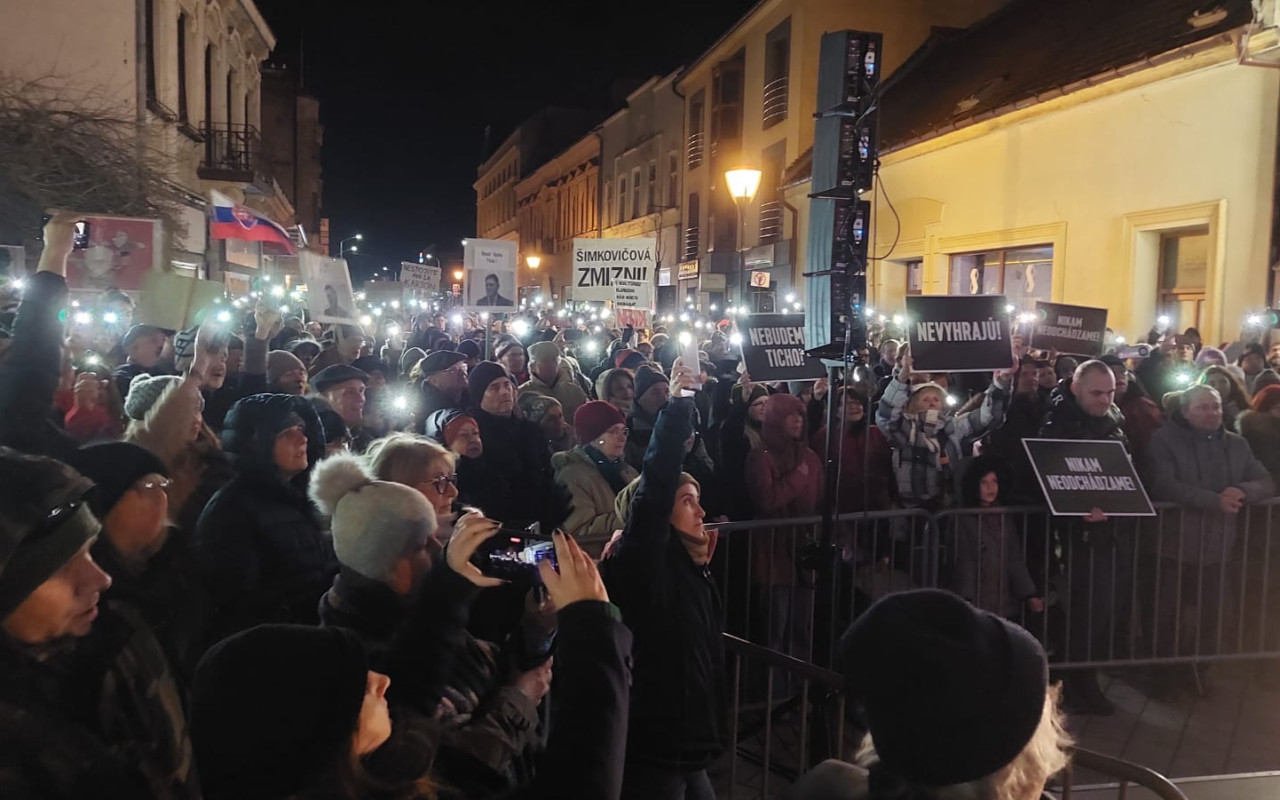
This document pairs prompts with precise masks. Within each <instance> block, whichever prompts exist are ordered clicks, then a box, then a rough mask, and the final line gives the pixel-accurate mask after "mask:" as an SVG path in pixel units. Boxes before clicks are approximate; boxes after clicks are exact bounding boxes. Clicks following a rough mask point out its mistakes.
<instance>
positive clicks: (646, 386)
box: [635, 365, 667, 400]
mask: <svg viewBox="0 0 1280 800" xmlns="http://www.w3.org/2000/svg"><path fill="white" fill-rule="evenodd" d="M666 382H667V376H666V375H663V374H662V372H660V371H659V370H658V369H657V368H656V367H652V366H647V365H646V366H643V367H641V368H640V369H638V370H636V394H635V398H636V399H637V400H639V399H640V398H641V397H643V396H644V393H645V392H647V391H649V390H650V389H652V388H653V387H654V386H656V385H657V384H659V383H666Z"/></svg>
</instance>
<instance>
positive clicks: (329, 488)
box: [310, 453, 436, 582]
mask: <svg viewBox="0 0 1280 800" xmlns="http://www.w3.org/2000/svg"><path fill="white" fill-rule="evenodd" d="M310 494H311V499H312V500H314V501H315V504H316V505H317V506H318V507H319V508H320V510H321V511H322V512H324V513H325V514H327V515H329V516H330V517H331V530H332V532H333V549H334V551H335V552H336V553H337V556H338V563H340V564H342V566H344V567H347V568H348V569H353V570H355V571H356V572H358V573H360V574H361V575H363V576H364V577H366V578H368V579H370V580H374V581H380V582H386V581H388V580H390V579H391V575H392V573H393V572H394V570H395V566H396V562H397V561H399V560H400V559H402V558H404V557H405V556H406V555H408V554H409V553H411V552H413V551H414V550H415V549H418V548H420V547H422V545H423V544H425V543H426V541H427V539H428V538H429V537H430V536H431V534H432V533H434V532H435V529H436V512H435V509H433V508H432V507H431V503H430V502H428V501H427V498H425V497H423V495H422V493H421V492H419V491H417V490H415V489H412V488H410V487H408V486H405V485H404V484H400V483H391V482H389V481H379V480H375V479H374V477H373V475H372V474H370V473H369V472H368V469H367V467H366V466H365V461H364V459H363V458H361V457H360V456H357V455H352V454H345V453H339V454H338V455H335V456H331V457H329V458H326V459H325V460H323V461H321V462H320V463H319V464H317V465H316V468H315V471H314V472H313V473H312V475H311V488H310Z"/></svg>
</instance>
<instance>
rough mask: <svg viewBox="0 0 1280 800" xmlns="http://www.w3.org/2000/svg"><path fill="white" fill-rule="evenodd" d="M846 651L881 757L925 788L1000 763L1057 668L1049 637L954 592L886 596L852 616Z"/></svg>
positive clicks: (1023, 737)
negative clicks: (1052, 665)
mask: <svg viewBox="0 0 1280 800" xmlns="http://www.w3.org/2000/svg"><path fill="white" fill-rule="evenodd" d="M838 655H839V659H840V664H841V666H842V669H843V672H844V675H845V679H846V681H847V682H848V687H849V690H850V692H851V693H852V694H853V696H854V697H855V698H857V699H859V700H861V701H862V703H863V705H864V707H865V708H866V711H867V719H868V722H869V727H870V729H871V738H872V740H873V741H874V742H875V748H876V753H877V754H878V755H879V756H880V762H881V763H882V764H883V765H884V767H885V768H886V769H888V770H889V771H890V772H892V773H894V774H896V775H897V776H899V777H901V778H902V779H904V780H907V781H909V782H911V783H914V784H917V785H920V786H952V785H954V784H958V783H965V782H968V781H974V780H977V779H979V778H982V777H985V776H987V775H990V774H992V773H993V772H995V771H997V770H999V769H1001V768H1002V767H1004V766H1006V765H1007V764H1009V763H1010V762H1012V761H1013V759H1014V758H1015V757H1016V756H1017V755H1018V754H1019V753H1021V752H1022V750H1023V749H1024V748H1025V747H1026V746H1027V743H1028V742H1030V741H1031V737H1032V736H1033V735H1034V734H1035V731H1036V728H1038V727H1039V725H1040V720H1041V718H1042V716H1043V714H1044V700H1045V695H1046V693H1047V691H1048V679H1049V667H1048V662H1047V660H1046V659H1045V654H1044V650H1043V649H1042V648H1041V647H1040V643H1039V642H1037V641H1036V640H1035V638H1034V637H1033V636H1032V635H1031V634H1029V633H1027V632H1026V631H1025V630H1023V629H1022V628H1019V627H1018V626H1017V625H1014V624H1012V623H1010V622H1006V621H1005V620H1003V619H1000V618H999V617H997V616H995V615H993V614H988V613H987V612H985V611H979V610H977V609H975V608H974V607H973V606H971V605H969V604H968V603H966V602H965V601H964V600H962V599H960V598H959V597H958V596H956V595H954V594H951V593H949V592H942V591H938V590H935V589H926V590H921V591H915V592H902V593H900V594H891V595H889V596H888V597H885V598H884V599H882V600H880V601H879V602H877V603H876V604H875V605H873V606H872V607H871V608H870V609H868V610H867V612H866V613H865V614H863V615H862V617H860V618H859V619H858V620H857V621H856V622H854V623H853V625H852V626H851V627H850V628H849V630H848V632H846V633H845V635H844V636H843V637H842V638H841V640H840V646H839V654H838Z"/></svg>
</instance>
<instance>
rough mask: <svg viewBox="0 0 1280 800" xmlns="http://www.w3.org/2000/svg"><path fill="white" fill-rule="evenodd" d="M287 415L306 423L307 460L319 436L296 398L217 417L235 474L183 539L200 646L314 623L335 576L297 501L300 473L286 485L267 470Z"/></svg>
mask: <svg viewBox="0 0 1280 800" xmlns="http://www.w3.org/2000/svg"><path fill="white" fill-rule="evenodd" d="M288 414H295V415H297V416H298V417H300V418H301V419H302V420H303V422H304V424H305V425H306V433H307V439H308V445H307V448H308V456H309V463H311V464H314V463H315V462H316V461H318V460H319V459H320V458H321V457H322V456H323V453H324V430H323V428H322V427H321V425H320V419H319V417H317V416H316V413H315V410H314V408H313V407H312V406H311V404H310V403H308V402H307V401H306V400H305V399H304V398H301V397H293V396H291V395H279V394H259V395H252V396H250V397H247V398H245V399H244V400H241V401H240V402H239V403H237V404H236V405H235V406H233V407H232V409H231V413H229V414H228V415H227V428H226V431H225V432H224V434H223V435H224V439H225V442H226V445H227V448H228V450H229V451H231V452H232V453H233V455H234V456H235V466H236V469H237V470H238V471H239V474H238V475H237V476H236V477H235V478H234V479H233V480H232V481H231V482H230V483H228V484H227V485H226V486H224V487H223V488H222V489H221V490H219V491H218V493H217V494H215V495H214V496H213V499H212V500H211V501H210V502H209V505H208V507H207V508H205V510H204V513H203V514H201V515H200V519H199V522H198V523H197V525H196V534H195V538H194V540H193V541H192V547H193V549H194V553H193V563H194V565H195V568H196V571H197V573H198V574H199V576H200V581H201V583H202V584H203V587H204V590H205V593H206V595H207V597H208V602H209V610H210V619H209V631H208V636H207V637H206V642H207V643H209V644H212V643H213V642H216V641H218V640H219V639H221V638H224V637H226V636H228V635H230V634H232V633H235V632H237V631H241V630H245V629H246V628H249V627H252V626H254V625H258V624H262V623H266V622H281V623H300V624H314V623H315V622H316V621H317V618H316V604H317V603H318V601H319V600H320V596H321V595H322V594H324V592H325V590H326V589H328V588H329V585H330V582H331V581H332V580H333V576H334V574H335V573H337V571H338V565H337V559H336V557H335V556H334V553H333V542H332V540H331V539H330V538H329V537H328V536H327V535H325V533H324V529H323V527H322V526H321V524H320V520H319V517H318V514H317V512H316V510H315V508H314V506H312V504H311V500H310V499H309V498H308V497H307V491H306V487H307V481H308V476H309V471H308V472H304V473H302V474H300V475H297V476H295V477H294V478H293V480H291V481H289V482H286V481H285V480H284V479H283V478H282V477H281V476H280V474H279V470H278V468H277V467H276V466H275V462H274V459H273V456H272V448H273V447H274V443H275V436H276V434H277V433H278V432H279V430H281V429H282V426H283V419H284V417H285V416H286V415H288Z"/></svg>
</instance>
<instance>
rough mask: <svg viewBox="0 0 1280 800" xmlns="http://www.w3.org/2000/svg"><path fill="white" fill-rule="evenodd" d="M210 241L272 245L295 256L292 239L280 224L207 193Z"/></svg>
mask: <svg viewBox="0 0 1280 800" xmlns="http://www.w3.org/2000/svg"><path fill="white" fill-rule="evenodd" d="M209 238H210V239H242V240H244V241H247V242H271V243H273V244H278V245H280V246H281V247H283V248H285V250H287V251H288V253H289V255H295V254H296V253H297V248H295V247H294V244H293V239H292V238H291V237H290V236H289V232H288V231H286V230H285V229H284V228H283V227H282V226H281V225H280V224H279V223H277V222H273V221H272V220H270V219H268V218H266V217H264V216H263V215H261V214H259V213H258V212H256V211H254V210H253V209H250V208H246V207H245V206H242V205H239V204H237V203H236V202H235V201H234V200H232V199H231V198H230V197H227V196H226V195H225V194H222V193H221V192H214V191H210V192H209Z"/></svg>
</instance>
